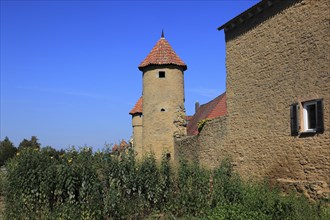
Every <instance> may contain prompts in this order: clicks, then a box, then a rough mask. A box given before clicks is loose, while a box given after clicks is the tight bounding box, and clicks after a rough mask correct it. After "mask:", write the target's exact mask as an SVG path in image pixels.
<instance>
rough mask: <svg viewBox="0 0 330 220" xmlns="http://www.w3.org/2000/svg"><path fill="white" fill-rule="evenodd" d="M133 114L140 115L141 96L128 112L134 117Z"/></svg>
mask: <svg viewBox="0 0 330 220" xmlns="http://www.w3.org/2000/svg"><path fill="white" fill-rule="evenodd" d="M135 113H142V96H141V97H140V99H139V100H138V101H137V102H136V104H135V106H134V107H133V108H132V110H131V111H130V112H129V114H130V115H134V114H135Z"/></svg>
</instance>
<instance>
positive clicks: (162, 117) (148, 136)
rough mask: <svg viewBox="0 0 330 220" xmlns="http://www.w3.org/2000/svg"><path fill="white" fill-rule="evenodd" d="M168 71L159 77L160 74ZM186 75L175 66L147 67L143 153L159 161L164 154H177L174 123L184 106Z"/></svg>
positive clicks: (145, 72)
mask: <svg viewBox="0 0 330 220" xmlns="http://www.w3.org/2000/svg"><path fill="white" fill-rule="evenodd" d="M160 71H163V72H165V77H164V78H159V72H160ZM183 78H184V73H183V70H182V68H180V67H178V66H175V65H161V66H153V67H148V68H145V70H144V72H143V94H142V95H143V103H142V105H143V107H142V108H143V117H142V123H143V131H142V146H143V153H148V152H150V151H151V152H153V153H154V154H155V156H156V158H157V159H160V158H161V157H162V154H163V153H170V154H171V158H173V154H174V133H175V132H176V131H177V130H178V128H177V126H176V125H175V124H174V121H175V120H176V118H177V111H178V110H177V109H178V106H184V89H183V88H184V81H183Z"/></svg>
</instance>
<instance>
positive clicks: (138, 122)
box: [129, 97, 143, 156]
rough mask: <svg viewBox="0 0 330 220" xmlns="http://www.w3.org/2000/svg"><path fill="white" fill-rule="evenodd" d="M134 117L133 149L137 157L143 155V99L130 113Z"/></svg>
mask: <svg viewBox="0 0 330 220" xmlns="http://www.w3.org/2000/svg"><path fill="white" fill-rule="evenodd" d="M129 114H130V115H132V127H133V147H134V150H135V151H136V153H137V155H138V156H140V155H141V154H142V151H143V149H142V97H141V98H140V99H139V100H138V101H137V103H136V104H135V106H134V108H133V109H132V110H131V111H130V112H129Z"/></svg>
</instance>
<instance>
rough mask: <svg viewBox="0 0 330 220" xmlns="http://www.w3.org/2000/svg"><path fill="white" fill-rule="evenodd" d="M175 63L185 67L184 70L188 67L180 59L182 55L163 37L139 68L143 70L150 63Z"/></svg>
mask: <svg viewBox="0 0 330 220" xmlns="http://www.w3.org/2000/svg"><path fill="white" fill-rule="evenodd" d="M166 64H174V65H178V66H181V67H183V70H186V69H187V65H186V64H185V63H184V62H183V61H182V60H181V59H180V57H179V56H178V55H177V54H176V53H175V52H174V50H173V48H172V47H171V45H170V44H169V43H168V41H167V40H166V39H165V38H164V37H161V38H160V40H158V42H157V43H156V45H155V46H154V47H153V48H152V50H151V52H150V53H149V55H148V56H147V57H146V58H145V59H144V60H143V61H142V62H141V64H140V65H139V70H143V68H144V67H147V66H149V65H166Z"/></svg>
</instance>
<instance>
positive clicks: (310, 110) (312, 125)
mask: <svg viewBox="0 0 330 220" xmlns="http://www.w3.org/2000/svg"><path fill="white" fill-rule="evenodd" d="M316 108H317V106H316V101H312V102H305V103H303V118H304V128H303V130H304V131H305V132H315V131H316V120H317V114H316Z"/></svg>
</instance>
